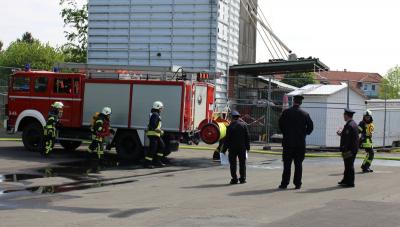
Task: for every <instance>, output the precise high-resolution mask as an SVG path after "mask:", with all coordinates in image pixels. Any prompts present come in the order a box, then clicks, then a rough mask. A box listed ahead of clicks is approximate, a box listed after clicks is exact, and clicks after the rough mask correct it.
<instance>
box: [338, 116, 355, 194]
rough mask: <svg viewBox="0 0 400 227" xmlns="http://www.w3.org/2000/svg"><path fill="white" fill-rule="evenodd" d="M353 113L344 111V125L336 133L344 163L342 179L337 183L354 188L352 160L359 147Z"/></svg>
mask: <svg viewBox="0 0 400 227" xmlns="http://www.w3.org/2000/svg"><path fill="white" fill-rule="evenodd" d="M354 113H355V112H354V111H352V110H350V109H345V111H344V115H343V116H344V120H345V121H346V124H345V126H344V127H343V130H339V131H338V132H337V134H338V135H339V136H340V152H341V153H342V157H343V162H344V173H343V179H342V180H341V181H340V182H338V184H339V185H340V186H342V187H354V160H355V159H356V155H357V151H358V146H359V137H358V126H357V123H356V122H355V121H354V120H353V115H354Z"/></svg>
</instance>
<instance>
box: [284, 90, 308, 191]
mask: <svg viewBox="0 0 400 227" xmlns="http://www.w3.org/2000/svg"><path fill="white" fill-rule="evenodd" d="M303 99H304V97H303V96H301V95H297V96H294V97H293V106H292V107H291V108H289V109H286V110H284V111H283V112H282V115H281V117H280V118H279V128H280V130H281V132H282V134H283V141H282V147H283V152H282V160H283V173H282V181H281V184H280V185H279V188H280V189H286V188H287V186H288V184H289V181H290V174H291V166H292V162H293V161H294V166H295V170H294V178H293V183H294V185H295V188H296V189H300V188H301V184H302V182H301V178H302V172H303V166H302V165H303V161H304V157H305V153H306V136H307V135H310V134H311V132H312V131H313V129H314V124H313V121H312V120H311V118H310V115H309V114H308V113H307V112H305V111H303V110H302V109H300V105H301V104H302V103H303Z"/></svg>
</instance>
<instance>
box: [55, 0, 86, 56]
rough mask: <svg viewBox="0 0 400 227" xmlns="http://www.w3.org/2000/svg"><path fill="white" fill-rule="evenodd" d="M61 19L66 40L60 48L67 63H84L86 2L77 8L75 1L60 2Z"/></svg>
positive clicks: (64, 0)
mask: <svg viewBox="0 0 400 227" xmlns="http://www.w3.org/2000/svg"><path fill="white" fill-rule="evenodd" d="M60 6H61V7H62V9H61V17H62V18H63V21H64V27H65V28H66V30H65V31H64V33H65V37H66V38H67V40H68V43H66V44H65V45H64V46H63V47H62V51H63V53H64V54H65V55H66V56H65V57H66V58H65V60H66V61H67V62H86V57H87V36H88V35H87V33H88V10H87V9H88V8H87V2H86V3H85V4H84V5H83V6H79V5H78V3H77V2H76V0H60Z"/></svg>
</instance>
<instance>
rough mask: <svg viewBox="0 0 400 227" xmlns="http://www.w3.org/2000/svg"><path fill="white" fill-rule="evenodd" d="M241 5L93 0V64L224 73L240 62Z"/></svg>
mask: <svg viewBox="0 0 400 227" xmlns="http://www.w3.org/2000/svg"><path fill="white" fill-rule="evenodd" d="M239 13H240V0H89V39H88V42H89V45H88V63H89V64H109V65H111V64H112V65H140V66H172V65H179V66H183V67H184V68H186V69H192V70H204V71H210V72H221V73H222V76H221V77H220V78H218V79H217V80H216V103H225V102H226V101H227V100H226V97H227V95H226V91H227V76H226V75H227V74H228V72H227V71H228V68H229V65H232V64H237V63H238V45H239Z"/></svg>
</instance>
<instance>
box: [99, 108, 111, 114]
mask: <svg viewBox="0 0 400 227" xmlns="http://www.w3.org/2000/svg"><path fill="white" fill-rule="evenodd" d="M101 113H102V114H104V115H107V116H108V115H111V108H110V107H104V108H103V110H102V111H101Z"/></svg>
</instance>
